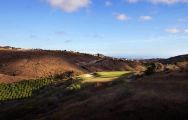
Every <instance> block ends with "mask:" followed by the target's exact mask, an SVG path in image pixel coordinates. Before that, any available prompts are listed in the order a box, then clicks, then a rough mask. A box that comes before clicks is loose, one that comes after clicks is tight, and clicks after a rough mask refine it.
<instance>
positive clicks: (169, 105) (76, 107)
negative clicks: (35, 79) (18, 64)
mask: <svg viewBox="0 0 188 120" xmlns="http://www.w3.org/2000/svg"><path fill="white" fill-rule="evenodd" d="M187 78H188V75H187V73H173V74H171V73H169V74H165V73H164V74H163V73H159V74H154V75H151V76H144V77H141V78H138V79H137V80H135V81H132V82H127V78H126V76H125V77H122V76H121V77H120V78H117V77H116V78H114V79H112V80H110V81H108V82H103V81H97V82H95V81H93V82H84V81H83V82H80V83H76V86H75V88H76V89H74V91H69V92H68V91H67V92H66V88H67V86H71V84H67V83H66V82H68V81H65V83H61V84H57V85H54V86H51V87H50V88H45V89H43V90H41V91H39V93H38V94H37V95H36V96H35V97H33V98H31V99H29V100H28V101H24V102H20V103H19V104H16V106H15V105H12V104H5V105H1V106H0V108H1V109H0V113H1V114H0V118H2V116H4V119H5V118H14V119H16V118H17V119H34V118H40V119H44V120H46V119H55V120H62V119H63V120H83V119H85V120H102V119H103V120H105V119H108V120H114V119H117V120H125V119H126V120H141V119H143V120H187V119H188V115H187V111H188V96H187V91H188V87H187V86H188V81H187ZM96 79H98V78H96ZM102 79H104V78H102ZM105 79H109V78H105ZM86 81H87V80H86ZM78 84H79V85H80V87H78V86H77V85H78ZM44 98H45V99H44Z"/></svg>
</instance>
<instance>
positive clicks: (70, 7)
mask: <svg viewBox="0 0 188 120" xmlns="http://www.w3.org/2000/svg"><path fill="white" fill-rule="evenodd" d="M47 2H48V3H49V4H50V5H51V6H52V7H54V8H57V9H61V10H63V11H65V12H75V11H77V10H79V9H81V8H86V7H88V6H89V5H90V4H91V0H47Z"/></svg>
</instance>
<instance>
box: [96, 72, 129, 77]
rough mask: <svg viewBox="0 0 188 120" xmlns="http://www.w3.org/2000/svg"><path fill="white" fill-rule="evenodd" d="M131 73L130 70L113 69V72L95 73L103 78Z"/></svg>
mask: <svg viewBox="0 0 188 120" xmlns="http://www.w3.org/2000/svg"><path fill="white" fill-rule="evenodd" d="M130 73H132V72H131V71H113V72H96V73H95V75H96V76H97V77H103V78H112V77H120V76H123V75H128V74H130Z"/></svg>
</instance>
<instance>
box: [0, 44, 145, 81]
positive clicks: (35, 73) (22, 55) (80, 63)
mask: <svg viewBox="0 0 188 120" xmlns="http://www.w3.org/2000/svg"><path fill="white" fill-rule="evenodd" d="M0 57H1V59H0V83H11V82H17V81H21V80H28V79H36V78H39V77H45V76H53V75H55V74H61V73H63V72H65V71H74V72H76V73H78V74H81V73H88V72H89V73H90V72H95V71H117V70H140V71H142V70H144V67H143V65H142V63H140V62H136V61H128V60H120V59H114V58H110V57H105V56H100V55H95V56H94V55H90V54H83V53H78V52H70V51H48V50H22V49H7V48H6V49H0Z"/></svg>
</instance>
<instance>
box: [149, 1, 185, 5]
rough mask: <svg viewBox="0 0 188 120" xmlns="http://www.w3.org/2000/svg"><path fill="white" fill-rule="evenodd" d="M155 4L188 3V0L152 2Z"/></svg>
mask: <svg viewBox="0 0 188 120" xmlns="http://www.w3.org/2000/svg"><path fill="white" fill-rule="evenodd" d="M151 2H152V3H154V4H168V5H170V4H175V3H188V0H151Z"/></svg>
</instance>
